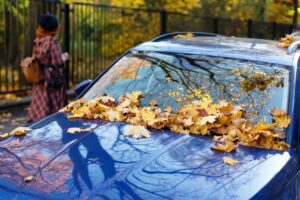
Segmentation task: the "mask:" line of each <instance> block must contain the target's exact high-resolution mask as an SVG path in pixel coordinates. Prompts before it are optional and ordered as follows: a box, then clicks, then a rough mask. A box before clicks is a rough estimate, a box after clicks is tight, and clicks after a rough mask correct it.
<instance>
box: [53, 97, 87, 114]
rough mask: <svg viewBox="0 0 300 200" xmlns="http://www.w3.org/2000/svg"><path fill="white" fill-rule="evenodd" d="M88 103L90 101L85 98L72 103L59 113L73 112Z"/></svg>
mask: <svg viewBox="0 0 300 200" xmlns="http://www.w3.org/2000/svg"><path fill="white" fill-rule="evenodd" d="M87 101H88V100H87V99H85V98H81V99H78V100H76V101H73V102H71V103H70V104H69V105H67V106H66V107H64V108H62V109H61V110H60V111H59V112H71V111H72V110H75V109H78V108H80V107H81V106H82V105H83V104H84V103H86V102H87Z"/></svg>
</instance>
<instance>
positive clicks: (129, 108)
mask: <svg viewBox="0 0 300 200" xmlns="http://www.w3.org/2000/svg"><path fill="white" fill-rule="evenodd" d="M199 91H201V90H199ZM200 93H201V92H200ZM200 93H199V94H200ZM141 98H142V93H141V91H135V92H132V93H126V94H124V95H122V96H121V97H120V98H119V99H118V101H117V102H114V99H113V98H112V97H109V96H100V97H97V98H95V99H92V100H90V101H85V100H84V101H83V102H84V103H83V102H78V103H76V106H74V103H73V104H72V103H71V104H72V105H71V106H67V108H68V109H66V110H68V112H67V113H69V116H68V118H69V119H76V118H85V119H102V120H109V121H122V122H128V123H131V124H134V125H137V127H138V128H133V127H132V128H131V129H130V130H131V132H130V131H129V132H128V130H127V131H126V132H125V135H132V136H133V137H134V138H140V137H142V136H144V137H148V136H149V132H147V129H146V128H147V127H149V128H155V129H162V128H169V129H171V130H172V131H174V132H178V133H183V134H189V133H193V134H200V135H211V134H213V135H214V139H215V140H216V141H220V142H226V143H225V144H218V145H216V146H214V147H212V149H214V150H220V151H226V152H231V151H233V150H234V149H235V148H236V146H237V144H242V145H246V146H258V147H263V148H268V149H278V150H287V149H288V148H289V146H288V145H287V144H286V143H285V142H284V128H287V127H288V125H289V124H290V117H289V116H288V115H287V114H286V113H285V111H280V110H279V109H278V108H274V109H273V110H272V111H271V113H270V114H271V116H272V117H273V121H272V122H273V123H265V121H264V120H261V121H259V122H258V123H252V121H251V120H250V119H247V118H246V115H245V111H244V109H243V105H234V104H233V103H231V102H227V101H224V100H221V101H219V102H216V103H214V102H212V98H211V97H210V96H208V95H207V94H204V95H203V96H202V97H201V98H200V100H197V101H195V100H194V101H190V102H188V103H185V104H182V105H181V107H180V108H179V109H177V110H174V111H173V112H171V111H172V108H171V106H167V107H166V108H165V110H164V111H162V110H161V109H160V108H159V107H158V105H157V101H156V100H151V101H150V102H149V104H148V105H149V106H141V105H140V100H141ZM142 127H144V129H142Z"/></svg>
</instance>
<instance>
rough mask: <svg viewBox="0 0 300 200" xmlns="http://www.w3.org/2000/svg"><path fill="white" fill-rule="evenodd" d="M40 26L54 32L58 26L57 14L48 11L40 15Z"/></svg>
mask: <svg viewBox="0 0 300 200" xmlns="http://www.w3.org/2000/svg"><path fill="white" fill-rule="evenodd" d="M39 25H40V27H42V28H43V29H45V30H46V31H49V32H52V31H54V30H55V29H57V27H58V20H57V18H56V16H55V15H53V14H51V13H46V14H43V15H41V17H40V23H39Z"/></svg>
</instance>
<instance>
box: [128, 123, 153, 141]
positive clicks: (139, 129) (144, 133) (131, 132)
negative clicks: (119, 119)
mask: <svg viewBox="0 0 300 200" xmlns="http://www.w3.org/2000/svg"><path fill="white" fill-rule="evenodd" d="M124 135H125V136H132V137H133V138H134V139H139V138H141V137H145V138H149V137H150V131H148V130H147V129H146V128H145V127H144V126H137V125H128V126H126V127H125V130H124Z"/></svg>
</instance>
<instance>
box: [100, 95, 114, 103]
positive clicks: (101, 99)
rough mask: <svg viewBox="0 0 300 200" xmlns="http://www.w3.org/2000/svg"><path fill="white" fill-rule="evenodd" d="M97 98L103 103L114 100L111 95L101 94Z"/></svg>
mask: <svg viewBox="0 0 300 200" xmlns="http://www.w3.org/2000/svg"><path fill="white" fill-rule="evenodd" d="M99 100H100V101H102V102H103V103H108V102H115V101H116V100H115V98H114V97H111V96H101V97H99Z"/></svg>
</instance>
